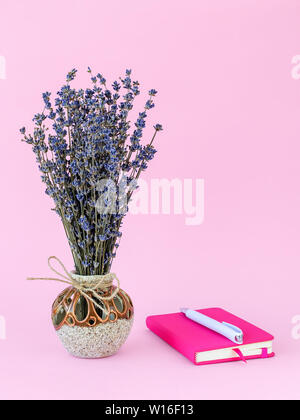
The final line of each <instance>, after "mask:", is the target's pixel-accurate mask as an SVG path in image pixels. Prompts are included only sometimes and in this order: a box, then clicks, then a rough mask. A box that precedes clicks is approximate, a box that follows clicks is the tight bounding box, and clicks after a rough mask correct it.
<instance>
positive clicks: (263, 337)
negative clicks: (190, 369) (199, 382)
mask: <svg viewBox="0 0 300 420" xmlns="http://www.w3.org/2000/svg"><path fill="white" fill-rule="evenodd" d="M198 312H201V313H202V314H204V315H207V316H209V317H211V318H213V319H215V320H217V321H220V322H223V321H225V322H228V323H229V324H232V325H235V326H237V327H239V328H241V329H242V331H243V333H244V342H243V345H246V344H253V343H260V342H264V341H272V340H273V339H274V337H273V336H272V335H271V334H269V333H267V332H265V331H263V330H261V329H260V328H257V327H256V326H255V325H252V324H250V323H249V322H247V321H244V320H243V319H241V318H238V317H237V316H235V315H232V314H231V313H230V312H227V311H225V310H223V309H221V308H209V309H201V310H198ZM146 325H147V327H148V328H149V329H150V330H151V331H152V332H154V333H155V334H156V335H158V336H159V337H160V338H162V339H163V340H165V341H166V342H167V343H168V344H170V346H172V347H174V348H175V349H176V350H178V351H179V352H180V353H182V354H183V355H184V356H186V357H187V358H188V359H189V360H191V361H192V362H193V363H195V364H199V365H200V364H201V365H202V364H210V363H220V362H229V361H234V360H240V359H241V357H240V356H239V355H238V354H237V356H236V357H235V358H232V359H225V360H216V361H209V362H201V363H197V362H196V353H198V352H203V351H210V350H217V349H225V348H229V347H234V348H237V349H238V348H239V347H240V345H238V344H234V343H233V342H231V341H230V340H228V339H227V338H226V337H223V336H222V335H220V334H218V333H215V332H214V331H212V330H209V329H208V328H206V327H203V326H202V325H199V324H197V323H196V322H194V321H192V320H190V319H188V318H187V317H186V316H185V315H184V314H182V313H181V312H178V313H174V314H166V315H153V316H148V317H147V319H146ZM272 356H274V353H271V354H268V353H267V351H266V349H262V353H261V355H260V356H259V355H258V356H247V357H245V359H257V358H267V357H272Z"/></svg>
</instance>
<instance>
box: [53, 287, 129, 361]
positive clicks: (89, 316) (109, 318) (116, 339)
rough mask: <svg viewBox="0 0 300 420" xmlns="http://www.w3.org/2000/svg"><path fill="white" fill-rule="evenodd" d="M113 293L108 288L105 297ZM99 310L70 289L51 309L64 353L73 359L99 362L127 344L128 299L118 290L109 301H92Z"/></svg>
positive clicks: (77, 292) (60, 296)
mask: <svg viewBox="0 0 300 420" xmlns="http://www.w3.org/2000/svg"><path fill="white" fill-rule="evenodd" d="M113 290H114V286H111V288H109V289H108V290H107V291H106V292H99V293H100V294H101V295H103V296H104V297H106V296H110V295H111V293H112V292H113ZM95 301H96V302H97V304H98V305H100V306H101V307H102V308H103V310H101V308H99V307H98V306H96V305H94V303H93V302H92V301H91V300H89V299H86V298H85V297H84V296H82V295H81V294H80V292H79V291H77V290H76V289H74V288H73V287H68V288H67V289H65V290H64V291H63V292H62V293H61V294H60V295H59V296H58V297H57V299H56V300H55V302H54V304H53V307H52V321H53V325H54V327H55V329H56V332H57V335H58V337H59V338H60V340H61V342H62V344H63V346H64V347H65V349H66V350H67V351H68V352H69V353H70V354H72V355H73V356H76V357H81V358H100V357H107V356H111V355H112V354H114V353H116V352H117V351H118V350H119V348H120V347H121V346H122V344H124V342H125V341H126V339H127V337H128V335H129V332H130V330H131V327H132V324H133V305H132V302H131V299H130V297H129V296H128V295H127V293H125V292H124V291H123V290H121V289H119V291H118V293H117V294H116V296H115V297H114V298H113V299H111V300H106V301H102V300H101V301H100V300H97V299H95Z"/></svg>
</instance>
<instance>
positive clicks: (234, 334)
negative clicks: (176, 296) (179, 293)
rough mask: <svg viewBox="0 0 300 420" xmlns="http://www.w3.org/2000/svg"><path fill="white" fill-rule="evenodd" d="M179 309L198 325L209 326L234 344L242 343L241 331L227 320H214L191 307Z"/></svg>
mask: <svg viewBox="0 0 300 420" xmlns="http://www.w3.org/2000/svg"><path fill="white" fill-rule="evenodd" d="M180 311H181V312H182V313H183V314H184V315H185V316H186V317H187V318H189V319H191V320H192V321H195V322H197V323H198V324H200V325H203V326H204V327H206V328H209V329H210V330H213V331H215V332H216V333H218V334H221V335H223V336H224V337H226V338H228V339H229V340H230V341H233V342H234V343H236V344H243V341H244V335H243V331H242V330H241V329H240V328H238V327H236V326H235V325H231V324H228V323H227V322H219V321H216V320H215V319H213V318H210V317H208V316H206V315H203V314H201V313H200V312H197V311H193V310H192V309H188V308H181V309H180Z"/></svg>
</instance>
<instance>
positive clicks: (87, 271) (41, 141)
mask: <svg viewBox="0 0 300 420" xmlns="http://www.w3.org/2000/svg"><path fill="white" fill-rule="evenodd" d="M76 72H77V70H76V69H73V70H72V71H70V72H69V73H68V74H67V77H66V84H64V85H63V86H62V88H61V89H60V90H59V91H58V92H57V95H58V96H57V97H56V98H55V101H54V103H52V102H51V98H50V97H51V94H50V93H49V92H45V93H44V94H43V100H44V103H45V107H44V111H43V112H42V113H39V114H36V115H35V116H34V118H33V121H34V123H35V127H34V131H33V133H32V134H27V133H26V130H25V128H24V127H23V128H21V130H20V131H21V133H22V134H23V135H24V137H23V139H22V140H23V141H25V142H26V143H28V144H31V145H32V150H33V152H34V153H35V155H36V160H37V163H38V166H39V169H40V171H41V172H42V176H41V178H42V181H43V182H44V183H45V184H46V194H48V195H49V196H51V197H52V199H53V200H54V203H55V208H54V210H55V211H56V212H57V214H58V215H59V216H60V218H61V220H62V223H63V226H64V229H65V232H66V235H67V239H68V242H69V244H70V247H71V252H72V255H73V259H74V264H75V269H76V273H77V274H80V275H104V274H107V273H108V272H110V269H111V265H112V261H113V259H114V257H115V255H116V250H117V248H118V246H119V240H120V237H121V235H122V233H121V232H120V229H121V226H122V220H123V217H124V216H125V215H126V213H127V212H128V202H129V200H130V197H131V195H132V192H133V189H134V188H136V181H137V179H138V178H139V176H140V174H141V172H142V171H144V170H145V169H146V168H147V164H148V162H149V161H150V160H151V159H153V157H154V155H155V153H156V150H155V149H154V147H153V141H154V138H155V136H156V134H157V132H158V131H160V130H162V126H161V125H160V124H156V125H155V126H154V134H153V137H152V139H151V140H150V141H149V143H148V144H145V145H143V144H142V142H141V139H142V136H143V129H144V127H145V125H146V118H147V113H148V110H150V109H151V108H153V107H154V97H155V95H156V93H157V92H156V90H154V89H152V90H150V91H149V97H148V99H147V101H146V104H145V107H144V109H143V111H142V112H140V113H139V116H138V118H137V120H136V121H135V122H134V127H131V122H130V120H129V113H130V111H131V110H132V108H133V102H134V99H135V97H136V96H137V95H139V94H140V90H139V89H140V88H139V82H137V81H133V80H132V79H131V70H126V75H125V77H124V78H120V80H119V82H118V81H115V82H114V83H112V85H111V89H109V88H108V87H107V84H106V80H105V78H104V77H103V76H102V75H101V74H97V76H94V75H93V74H92V72H91V69H90V68H88V72H89V73H90V76H91V81H92V85H91V87H90V88H87V89H85V90H83V89H79V90H76V89H73V88H72V87H71V85H70V82H71V81H72V80H73V79H74V78H75V76H76Z"/></svg>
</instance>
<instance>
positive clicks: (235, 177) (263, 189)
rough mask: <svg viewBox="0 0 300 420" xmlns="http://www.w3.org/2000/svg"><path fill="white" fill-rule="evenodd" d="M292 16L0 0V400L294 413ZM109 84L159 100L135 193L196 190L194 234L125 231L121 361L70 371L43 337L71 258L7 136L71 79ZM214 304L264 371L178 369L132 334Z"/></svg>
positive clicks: (246, 5)
mask: <svg viewBox="0 0 300 420" xmlns="http://www.w3.org/2000/svg"><path fill="white" fill-rule="evenodd" d="M299 17H300V3H299V1H296V0H288V1H287V0H270V1H268V0H263V1H261V2H257V1H254V0H253V1H248V0H243V1H240V0H226V1H224V0H213V1H212V0H207V1H201V2H199V1H198V0H195V1H193V0H187V1H184V2H182V1H178V0H176V1H174V0H172V1H171V0H164V1H158V0H154V1H151V2H146V1H133V0H128V1H126V2H125V1H121V0H120V1H116V0H112V1H109V2H108V1H102V0H101V1H94V0H88V1H83V0H82V1H79V0H64V1H61V0H52V1H51V2H40V1H37V0H36V1H33V0H27V1H26V2H24V1H16V0H10V1H8V0H3V1H2V2H1V16H0V40H1V42H0V55H2V56H5V57H6V62H7V68H6V72H7V78H6V80H0V115H1V124H0V137H1V144H2V153H1V155H0V160H1V165H0V175H1V177H0V179H1V219H0V220H1V241H0V246H1V254H0V255H1V257H2V263H1V272H2V273H1V274H2V275H1V277H2V278H1V292H0V315H2V316H5V318H6V324H7V325H6V327H7V339H6V340H1V341H0V398H8V399H13V398H22V399H33V398H37V399H40V398H46V399H48V398H55V399H60V398H62V399H65V398H67V399H73V398H74V399H77V398H83V399H88V398H100V399H130V398H134V399H145V398H162V399H165V398H171V399H173V398H174V399H181V398H182V399H193V398H195V399H202V398H203V399H204V398H208V399H211V398H222V399H223V398H224V399H227V398H237V399H238V398H259V399H260V398H271V399H278V398H284V399H285V398H300V390H299V380H300V340H299V341H297V340H294V339H293V338H292V336H291V330H292V323H291V319H292V317H293V316H294V315H297V314H299V313H300V264H299V251H300V250H299V246H300V217H299V215H300V165H299V153H300V141H299V133H300V118H299V112H300V80H299V81H296V80H294V79H293V78H292V76H291V70H292V64H291V60H292V57H293V56H295V55H297V54H300V45H299V39H300V26H299ZM88 65H89V66H91V67H92V68H93V69H95V71H96V72H98V71H99V72H101V73H103V74H104V75H105V77H106V78H107V79H109V80H110V81H113V80H114V79H115V78H116V77H117V76H119V75H121V74H122V73H123V71H124V70H125V68H132V69H133V70H134V75H135V78H137V79H138V80H140V82H141V83H142V86H143V87H144V92H146V91H147V89H150V88H156V89H157V90H158V91H159V96H158V98H157V101H156V102H157V107H156V108H155V109H154V110H153V114H152V116H153V120H152V121H153V123H155V122H161V123H162V124H163V125H164V127H165V130H164V132H163V133H162V134H161V136H160V137H159V139H158V142H157V145H158V148H159V153H158V154H157V157H156V159H155V161H153V163H152V165H151V167H150V170H149V171H148V173H147V175H146V178H147V179H149V180H150V179H151V178H154V177H155V178H164V177H166V178H169V179H172V178H181V179H183V178H193V179H195V178H204V180H205V221H204V223H203V224H202V225H201V226H194V227H193V226H192V227H190V226H186V225H185V223H184V216H172V215H171V216H163V215H158V216H150V215H148V216H128V218H127V220H126V223H125V225H124V236H123V239H122V242H121V247H120V249H119V253H118V257H117V259H116V261H115V264H114V271H116V272H117V273H118V275H119V277H120V279H121V282H122V287H123V288H124V289H125V290H126V291H128V293H129V294H130V295H131V297H132V299H133V301H134V304H135V310H136V317H135V324H134V328H133V331H132V333H131V335H130V337H129V339H128V341H127V342H126V344H125V345H124V346H123V348H122V349H121V351H120V352H119V353H118V354H117V355H115V356H113V357H111V358H107V359H103V360H78V359H75V358H72V357H71V356H69V355H68V354H67V353H66V352H65V350H64V349H63V348H62V346H61V344H60V343H59V341H58V338H57V337H56V335H55V332H54V329H53V327H52V324H51V321H50V307H51V304H52V302H53V300H54V298H55V297H56V295H57V294H58V293H59V292H60V291H61V286H60V285H59V284H51V283H50V284H49V283H46V282H45V283H42V282H40V283H29V282H28V283H27V282H26V281H25V278H26V276H28V275H45V276H47V275H49V274H50V271H49V270H48V267H47V257H48V256H49V255H53V254H55V255H57V256H59V257H60V258H61V259H63V261H64V262H65V263H66V265H67V266H68V267H69V268H70V269H71V268H72V260H71V256H70V252H69V249H68V245H67V242H66V239H65V236H64V233H63V229H62V226H61V225H60V222H59V219H58V218H57V217H56V216H55V214H54V213H53V212H51V211H50V208H51V206H52V203H51V201H50V200H49V199H48V197H47V196H46V195H44V194H43V186H42V183H41V181H40V177H39V174H38V170H37V168H36V164H35V160H34V156H33V154H32V152H31V150H30V147H29V146H27V145H25V144H22V143H21V142H20V141H19V138H20V136H19V133H18V130H19V128H20V127H21V126H22V125H28V123H29V122H30V121H31V118H32V116H33V114H34V113H36V112H39V111H40V110H41V108H42V101H41V93H42V92H44V91H45V90H50V91H53V92H56V90H57V88H58V87H59V86H60V84H61V83H62V82H63V79H64V76H65V74H66V73H67V71H69V70H70V69H71V68H73V67H77V68H78V70H79V72H80V75H79V81H78V83H79V84H80V83H81V82H82V85H83V86H84V87H85V85H86V82H87V74H86V68H87V66H88ZM183 305H186V306H190V307H192V308H204V307H210V306H221V307H223V308H225V309H227V310H229V311H231V312H234V313H235V314H236V315H238V316H241V317H245V318H246V319H247V320H249V321H251V322H253V323H257V324H259V326H260V327H262V328H264V329H266V330H268V331H269V332H271V333H273V334H274V335H275V337H276V342H275V345H274V348H275V351H276V354H277V356H276V357H275V358H274V359H270V360H254V361H251V362H249V363H248V365H247V366H245V365H244V364H242V363H229V364H222V365H210V366H203V367H197V366H193V365H192V364H191V363H190V362H189V361H188V360H187V359H185V358H184V357H183V356H181V355H180V354H178V353H177V352H175V351H173V350H171V349H170V348H168V346H167V345H166V344H165V343H163V342H162V341H160V340H159V339H158V338H157V337H156V336H154V335H153V334H152V333H151V332H149V331H148V330H147V329H146V327H145V317H146V316H147V315H148V314H156V313H165V312H176V311H177V310H178V308H179V307H180V306H183Z"/></svg>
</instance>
